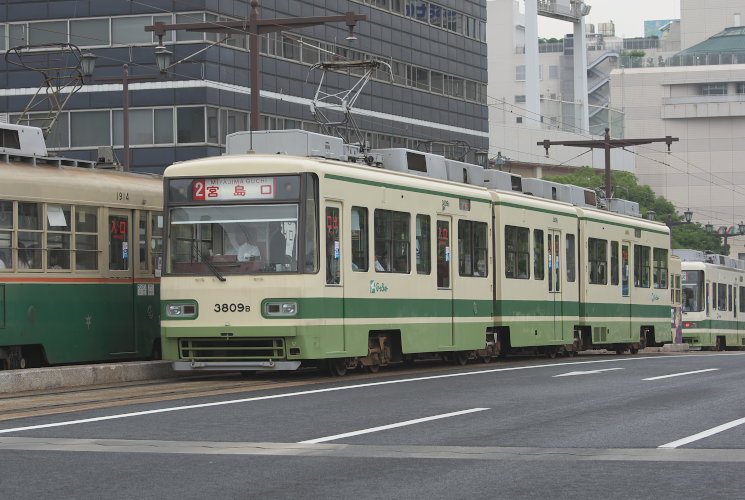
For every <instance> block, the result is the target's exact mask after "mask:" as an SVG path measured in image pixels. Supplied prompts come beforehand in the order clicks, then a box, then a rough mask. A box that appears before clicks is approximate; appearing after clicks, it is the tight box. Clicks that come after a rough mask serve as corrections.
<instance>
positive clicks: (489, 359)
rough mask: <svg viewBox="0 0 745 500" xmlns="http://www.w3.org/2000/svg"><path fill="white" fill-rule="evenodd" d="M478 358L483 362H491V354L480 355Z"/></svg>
mask: <svg viewBox="0 0 745 500" xmlns="http://www.w3.org/2000/svg"><path fill="white" fill-rule="evenodd" d="M479 359H480V360H481V362H482V363H484V364H488V363H491V356H481V357H480V358H479Z"/></svg>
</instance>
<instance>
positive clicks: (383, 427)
mask: <svg viewBox="0 0 745 500" xmlns="http://www.w3.org/2000/svg"><path fill="white" fill-rule="evenodd" d="M484 410H489V408H472V409H470V410H462V411H454V412H452V413H443V414H442V415H433V416H431V417H423V418H415V419H414V420H406V421H405V422H399V423H397V424H388V425H381V426H379V427H371V428H369V429H362V430H359V431H353V432H345V433H344V434H335V435H333V436H326V437H322V438H318V439H308V440H307V441H298V444H317V443H325V442H326V441H335V440H337V439H342V438H346V437H352V436H359V435H361V434H370V433H371V432H378V431H385V430H388V429H395V428H397V427H406V426H407V425H414V424H421V423H422V422H429V421H432V420H439V419H441V418H449V417H457V416H458V415H466V414H468V413H474V412H477V411H484Z"/></svg>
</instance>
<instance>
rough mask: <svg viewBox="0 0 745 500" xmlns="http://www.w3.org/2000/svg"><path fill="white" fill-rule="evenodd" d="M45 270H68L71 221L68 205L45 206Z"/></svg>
mask: <svg viewBox="0 0 745 500" xmlns="http://www.w3.org/2000/svg"><path fill="white" fill-rule="evenodd" d="M47 224H48V225H49V230H48V231H47V269H51V270H67V271H69V270H70V251H71V248H70V237H71V236H72V221H71V219H70V206H69V205H54V204H51V203H50V204H48V205H47Z"/></svg>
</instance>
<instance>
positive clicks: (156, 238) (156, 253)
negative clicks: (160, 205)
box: [150, 213, 163, 276]
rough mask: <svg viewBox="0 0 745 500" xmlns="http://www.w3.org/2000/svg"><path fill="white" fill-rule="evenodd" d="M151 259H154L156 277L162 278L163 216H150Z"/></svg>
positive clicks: (156, 214) (155, 214)
mask: <svg viewBox="0 0 745 500" xmlns="http://www.w3.org/2000/svg"><path fill="white" fill-rule="evenodd" d="M150 220H151V228H152V229H151V232H152V234H151V235H150V237H151V239H150V258H151V259H152V266H153V271H154V272H155V276H160V275H161V271H162V269H163V214H161V213H154V214H151V215H150Z"/></svg>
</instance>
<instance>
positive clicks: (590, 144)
mask: <svg viewBox="0 0 745 500" xmlns="http://www.w3.org/2000/svg"><path fill="white" fill-rule="evenodd" d="M678 140H679V139H678V138H677V137H671V136H669V135H668V136H665V137H661V138H653V139H611V138H610V129H608V128H606V129H605V137H604V138H603V139H595V140H592V139H590V140H586V141H549V140H548V139H546V140H544V141H540V142H538V143H537V144H538V145H539V146H543V147H544V148H546V156H548V148H550V147H551V146H574V147H577V148H590V149H600V148H603V149H605V199H606V200H608V203H607V207H606V210H610V199H611V197H612V193H611V181H610V150H611V149H613V148H625V147H627V146H639V145H642V144H652V143H653V142H664V143H666V144H667V151H668V153H669V152H670V145H671V144H672V143H673V142H676V141H678Z"/></svg>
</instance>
